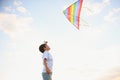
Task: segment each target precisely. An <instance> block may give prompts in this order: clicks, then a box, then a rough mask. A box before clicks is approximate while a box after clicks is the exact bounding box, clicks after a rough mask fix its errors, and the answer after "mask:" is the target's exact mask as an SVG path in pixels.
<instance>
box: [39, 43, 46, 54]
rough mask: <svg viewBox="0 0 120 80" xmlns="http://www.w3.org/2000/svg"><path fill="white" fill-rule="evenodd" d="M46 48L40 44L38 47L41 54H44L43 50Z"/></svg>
mask: <svg viewBox="0 0 120 80" xmlns="http://www.w3.org/2000/svg"><path fill="white" fill-rule="evenodd" d="M45 47H46V44H41V45H40V47H39V51H40V52H41V53H44V51H45V50H44V48H45Z"/></svg>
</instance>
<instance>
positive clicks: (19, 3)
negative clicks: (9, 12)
mask: <svg viewBox="0 0 120 80" xmlns="http://www.w3.org/2000/svg"><path fill="white" fill-rule="evenodd" d="M13 4H14V5H16V6H20V5H22V2H21V1H17V0H15V1H14V3H13Z"/></svg>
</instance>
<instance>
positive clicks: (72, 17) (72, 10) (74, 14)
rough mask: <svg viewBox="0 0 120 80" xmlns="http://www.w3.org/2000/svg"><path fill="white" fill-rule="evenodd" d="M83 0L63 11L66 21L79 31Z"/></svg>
mask: <svg viewBox="0 0 120 80" xmlns="http://www.w3.org/2000/svg"><path fill="white" fill-rule="evenodd" d="M82 2H83V0H78V1H77V2H75V3H73V4H72V5H70V6H69V7H68V8H67V9H65V10H64V11H63V13H64V15H65V16H66V17H67V19H68V20H69V21H70V22H71V23H72V24H73V25H74V26H76V28H77V29H79V26H80V12H81V8H82Z"/></svg>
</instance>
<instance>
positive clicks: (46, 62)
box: [39, 42, 53, 80]
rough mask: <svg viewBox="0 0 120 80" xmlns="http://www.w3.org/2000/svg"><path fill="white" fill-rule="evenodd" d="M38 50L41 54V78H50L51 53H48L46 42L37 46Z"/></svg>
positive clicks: (47, 79) (45, 79)
mask: <svg viewBox="0 0 120 80" xmlns="http://www.w3.org/2000/svg"><path fill="white" fill-rule="evenodd" d="M39 50H40V52H41V53H43V55H42V59H43V66H44V67H43V71H42V77H43V80H52V77H51V76H52V66H53V58H52V55H51V54H50V53H49V50H50V47H49V46H48V45H47V42H45V43H44V44H41V45H40V47H39Z"/></svg>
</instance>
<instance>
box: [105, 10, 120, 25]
mask: <svg viewBox="0 0 120 80" xmlns="http://www.w3.org/2000/svg"><path fill="white" fill-rule="evenodd" d="M118 19H120V8H116V9H112V10H111V11H109V13H108V15H106V16H105V17H104V20H105V21H108V22H113V23H114V22H118Z"/></svg>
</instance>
